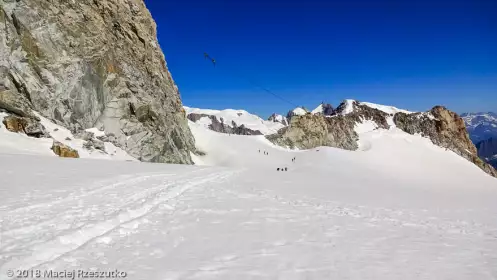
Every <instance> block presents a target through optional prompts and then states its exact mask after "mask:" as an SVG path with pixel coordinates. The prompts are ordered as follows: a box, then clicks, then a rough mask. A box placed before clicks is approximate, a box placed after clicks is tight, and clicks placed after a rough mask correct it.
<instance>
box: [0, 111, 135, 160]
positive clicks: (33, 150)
mask: <svg viewBox="0 0 497 280" xmlns="http://www.w3.org/2000/svg"><path fill="white" fill-rule="evenodd" d="M35 114H36V115H37V116H38V117H39V118H40V119H41V121H40V123H41V124H42V125H43V126H44V127H45V128H46V130H47V132H48V133H49V134H50V136H51V137H52V138H53V139H55V140H56V141H58V142H61V143H63V144H65V145H67V146H69V147H71V148H73V149H75V150H77V151H78V153H79V156H80V157H81V158H94V159H112V160H130V161H136V159H135V158H133V157H131V156H130V155H128V154H127V153H126V152H125V151H124V150H122V149H121V148H119V147H116V146H115V145H114V144H112V143H109V142H105V143H104V145H105V152H102V151H99V150H92V151H90V150H87V149H85V148H83V144H84V143H85V141H84V140H81V139H76V138H75V137H74V135H73V134H72V133H71V132H70V131H69V130H68V129H66V128H64V127H62V126H59V125H57V124H54V123H53V122H51V121H50V120H48V119H46V118H44V117H42V116H41V115H39V114H37V113H35ZM6 116H7V114H5V113H0V153H9V154H28V155H45V156H56V155H55V154H54V153H53V151H52V150H51V147H52V144H53V139H52V138H40V139H38V138H32V137H28V136H27V135H25V134H21V133H13V132H10V131H8V130H7V129H6V128H5V126H4V124H3V122H2V121H3V118H4V117H6ZM87 131H89V132H93V133H94V134H95V136H102V135H105V132H102V131H99V130H98V129H96V128H90V129H87Z"/></svg>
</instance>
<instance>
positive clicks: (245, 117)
mask: <svg viewBox="0 0 497 280" xmlns="http://www.w3.org/2000/svg"><path fill="white" fill-rule="evenodd" d="M183 108H184V109H185V111H186V113H187V114H191V113H196V114H206V115H210V116H216V118H217V119H218V120H219V121H220V122H221V118H222V119H223V121H224V124H226V125H228V126H230V127H233V125H232V122H233V121H234V122H235V123H236V124H237V126H240V125H242V124H243V125H245V127H247V128H250V129H252V130H259V131H260V132H261V133H262V134H264V135H266V134H273V133H276V132H278V130H279V129H281V128H283V127H285V126H284V125H283V124H281V123H279V122H273V121H266V120H263V119H262V118H260V117H259V116H257V115H254V114H251V113H249V112H247V111H245V110H234V109H226V110H211V109H199V108H190V107H187V106H184V107H183ZM211 122H212V121H211V120H210V119H209V118H208V117H203V118H201V119H200V120H199V121H197V123H198V124H201V125H202V126H204V127H206V128H207V127H208V126H209V125H210V124H211Z"/></svg>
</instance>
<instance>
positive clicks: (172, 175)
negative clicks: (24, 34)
mask: <svg viewBox="0 0 497 280" xmlns="http://www.w3.org/2000/svg"><path fill="white" fill-rule="evenodd" d="M190 126H191V128H192V132H193V133H194V134H195V137H196V139H197V141H196V142H197V146H198V148H199V149H200V150H202V151H204V152H206V156H202V157H200V156H199V157H198V159H199V160H201V161H204V163H206V164H211V165H218V166H225V167H205V166H195V167H192V166H178V165H161V164H145V163H132V162H110V161H109V162H107V161H99V160H83V159H79V160H62V159H58V158H54V157H34V156H25V155H24V156H21V155H18V156H13V155H2V154H0V166H2V168H0V186H6V187H5V188H0V226H1V228H0V238H1V240H0V280H1V279H10V278H8V277H6V271H7V270H9V269H40V270H57V271H62V270H74V269H84V270H90V269H100V270H115V269H118V270H119V271H125V272H126V273H127V274H128V277H127V279H144V280H150V279H168V280H176V279H178V280H179V279H237V280H238V279H242V280H243V279H268V280H269V279H282V280H292V279H381V280H385V279H391V280H398V279H403V280H404V279H406V280H409V279H450V280H463V279H479V280H486V279H489V280H491V279H496V278H497V253H496V252H497V219H496V218H495V217H496V216H497V206H496V204H495V201H496V199H497V181H496V180H495V178H490V177H489V176H488V175H487V174H485V173H483V172H482V171H481V170H480V169H478V168H477V167H475V166H474V165H472V164H471V163H469V162H468V161H466V160H464V159H462V158H460V157H458V156H456V155H455V154H453V153H451V152H446V151H444V149H441V148H439V147H436V146H434V145H433V144H432V143H431V142H430V141H429V140H427V139H424V138H422V137H420V136H412V135H407V134H405V133H403V132H400V131H398V130H397V129H395V128H392V129H390V130H381V129H375V127H373V126H371V125H370V124H368V123H367V122H365V123H363V124H362V125H359V126H358V127H357V128H356V129H357V130H358V131H359V133H360V134H361V141H360V147H361V149H360V150H359V151H356V152H350V151H344V150H339V149H332V148H324V147H320V148H318V149H312V150H308V151H290V150H287V149H284V148H281V147H275V146H273V145H272V144H271V143H270V142H269V141H267V140H266V139H265V138H263V137H250V136H237V135H231V136H228V135H223V134H219V133H215V132H212V131H208V130H205V129H203V128H202V127H201V126H200V125H197V124H193V123H190ZM265 151H268V152H269V155H265V154H264V153H262V152H265ZM292 158H296V161H295V162H292V161H291V159H292ZM277 167H279V168H281V167H288V168H289V171H288V172H277V171H276V168H277Z"/></svg>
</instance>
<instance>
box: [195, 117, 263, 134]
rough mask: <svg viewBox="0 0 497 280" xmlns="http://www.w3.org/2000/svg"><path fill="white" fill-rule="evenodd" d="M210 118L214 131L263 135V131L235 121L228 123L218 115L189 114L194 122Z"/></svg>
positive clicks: (211, 128)
mask: <svg viewBox="0 0 497 280" xmlns="http://www.w3.org/2000/svg"><path fill="white" fill-rule="evenodd" d="M204 117H206V118H209V119H210V120H211V123H210V124H209V129H210V130H212V131H216V132H220V133H226V134H236V135H262V132H260V131H259V130H252V129H250V128H247V127H245V125H243V124H242V125H237V124H236V122H235V121H232V122H231V124H227V123H225V122H224V119H223V118H220V119H218V118H217V117H216V116H213V115H207V114H197V113H190V114H188V119H189V120H191V121H192V122H197V121H199V120H200V119H201V118H204Z"/></svg>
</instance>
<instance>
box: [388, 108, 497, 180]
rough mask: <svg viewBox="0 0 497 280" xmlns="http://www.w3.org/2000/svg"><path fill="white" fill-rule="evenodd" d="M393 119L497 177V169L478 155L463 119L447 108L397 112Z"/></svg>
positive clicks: (406, 130)
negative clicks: (418, 111)
mask: <svg viewBox="0 0 497 280" xmlns="http://www.w3.org/2000/svg"><path fill="white" fill-rule="evenodd" d="M393 120H394V122H395V125H396V126H397V127H398V128H400V129H402V130H404V131H405V132H407V133H409V134H416V133H419V134H421V135H422V136H424V137H428V138H430V139H431V141H432V142H433V143H434V144H435V145H438V146H440V147H444V148H447V149H450V150H451V151H453V152H455V153H457V154H458V155H460V156H462V157H464V158H466V159H468V160H469V161H471V162H473V163H474V164H476V165H477V166H478V167H480V168H481V169H482V170H483V171H485V172H487V173H488V174H490V175H492V176H495V177H497V171H496V170H495V169H494V168H493V167H492V166H490V165H489V164H488V163H485V162H484V161H483V160H481V159H480V158H479V157H478V154H477V150H476V147H475V145H474V144H473V143H472V142H471V140H470V138H469V136H468V132H467V131H466V126H465V124H464V121H463V119H462V118H461V117H459V116H458V115H457V114H456V113H454V112H452V111H449V110H447V108H445V107H442V106H435V107H433V109H431V110H430V111H429V112H428V113H414V114H405V113H397V114H395V116H394V119H393Z"/></svg>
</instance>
